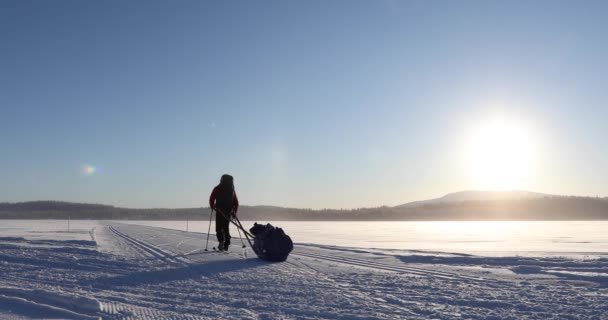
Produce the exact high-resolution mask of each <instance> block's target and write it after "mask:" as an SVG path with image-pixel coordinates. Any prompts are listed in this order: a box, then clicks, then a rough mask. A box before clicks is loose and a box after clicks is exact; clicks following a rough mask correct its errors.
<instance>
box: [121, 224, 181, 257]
mask: <svg viewBox="0 0 608 320" xmlns="http://www.w3.org/2000/svg"><path fill="white" fill-rule="evenodd" d="M109 228H110V230H111V231H112V232H113V233H114V234H115V235H117V236H118V237H120V238H122V239H124V240H125V241H127V242H129V243H130V244H132V245H133V246H135V247H138V248H140V249H141V250H143V251H146V252H148V253H149V254H151V255H152V256H154V257H156V258H159V259H162V260H164V261H166V262H168V263H172V264H186V263H187V262H186V261H184V260H182V259H180V257H176V256H174V255H172V254H170V253H167V252H165V251H163V250H161V249H160V248H157V247H155V246H153V245H151V244H149V243H146V242H145V241H141V240H138V239H135V238H133V237H131V236H128V235H126V234H124V233H122V232H120V231H118V230H117V229H116V228H115V227H113V226H109Z"/></svg>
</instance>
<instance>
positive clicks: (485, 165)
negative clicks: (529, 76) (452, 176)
mask: <svg viewBox="0 0 608 320" xmlns="http://www.w3.org/2000/svg"><path fill="white" fill-rule="evenodd" d="M534 150H535V149H534V147H533V143H532V137H531V136H530V133H529V132H528V131H526V130H525V128H524V127H522V126H519V125H517V124H516V123H514V122H511V121H509V120H508V119H495V120H492V121H488V122H485V123H484V124H482V125H481V126H480V127H478V128H477V129H476V130H474V131H473V132H472V134H471V135H470V137H469V141H468V145H467V148H466V153H465V154H466V160H465V161H466V165H467V167H468V171H469V174H470V176H471V179H472V180H473V183H474V185H475V187H476V188H479V189H484V190H497V191H500V190H512V189H519V188H525V186H526V183H527V182H528V180H529V178H530V174H531V170H532V167H533V163H534V158H535V155H534Z"/></svg>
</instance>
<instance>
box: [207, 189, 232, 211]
mask: <svg viewBox="0 0 608 320" xmlns="http://www.w3.org/2000/svg"><path fill="white" fill-rule="evenodd" d="M219 192H220V189H219V187H217V186H216V187H215V188H213V191H211V196H209V207H211V208H215V199H216V198H217V196H218V194H219ZM238 209H239V199H238V198H237V197H236V191H235V192H234V199H233V201H232V210H233V211H234V214H236V211H237V210H238Z"/></svg>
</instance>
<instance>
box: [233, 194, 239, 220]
mask: <svg viewBox="0 0 608 320" xmlns="http://www.w3.org/2000/svg"><path fill="white" fill-rule="evenodd" d="M233 208H234V215H235V216H236V212H237V211H238V210H239V198H237V197H236V191H235V192H234V206H233Z"/></svg>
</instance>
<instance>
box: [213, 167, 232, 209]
mask: <svg viewBox="0 0 608 320" xmlns="http://www.w3.org/2000/svg"><path fill="white" fill-rule="evenodd" d="M233 181H234V180H233V178H232V176H230V175H227V174H225V175H223V176H222V179H221V181H220V184H219V185H218V186H217V188H218V189H219V193H218V194H217V198H216V200H215V206H216V207H218V208H220V209H222V210H228V211H230V210H232V206H234V182H233ZM228 213H229V212H225V214H228Z"/></svg>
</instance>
